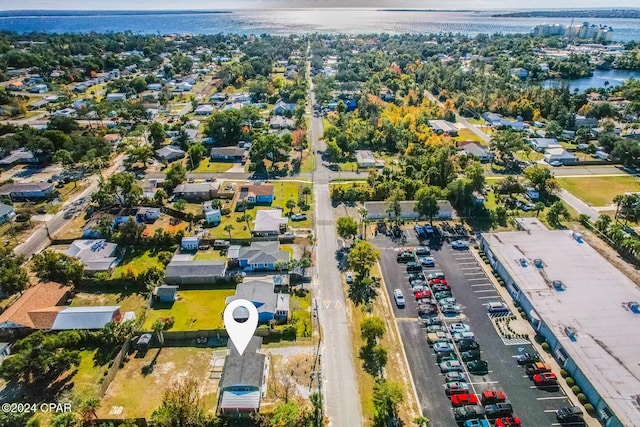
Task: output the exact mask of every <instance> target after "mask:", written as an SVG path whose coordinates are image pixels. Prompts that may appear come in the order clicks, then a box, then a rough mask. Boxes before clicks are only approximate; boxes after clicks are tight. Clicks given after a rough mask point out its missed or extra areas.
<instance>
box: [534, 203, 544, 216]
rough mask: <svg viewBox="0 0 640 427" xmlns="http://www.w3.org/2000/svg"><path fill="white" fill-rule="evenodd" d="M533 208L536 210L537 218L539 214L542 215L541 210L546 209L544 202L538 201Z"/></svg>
mask: <svg viewBox="0 0 640 427" xmlns="http://www.w3.org/2000/svg"><path fill="white" fill-rule="evenodd" d="M533 210H534V211H536V218H538V215H540V212H541V211H543V210H544V203H542V202H536V204H535V205H533Z"/></svg>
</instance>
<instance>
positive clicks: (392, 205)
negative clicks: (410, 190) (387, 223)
mask: <svg viewBox="0 0 640 427" xmlns="http://www.w3.org/2000/svg"><path fill="white" fill-rule="evenodd" d="M406 198H407V195H406V194H405V192H404V190H402V189H401V188H394V189H393V190H392V191H391V192H390V193H389V197H387V199H386V200H385V205H386V211H387V214H388V215H389V217H390V218H391V217H393V218H394V220H395V221H396V224H399V223H400V219H401V217H402V207H401V206H400V202H402V201H404V200H406Z"/></svg>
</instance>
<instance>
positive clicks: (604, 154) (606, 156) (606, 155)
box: [593, 150, 610, 160]
mask: <svg viewBox="0 0 640 427" xmlns="http://www.w3.org/2000/svg"><path fill="white" fill-rule="evenodd" d="M593 156H594V157H595V158H596V159H600V160H609V157H610V156H609V153H607V152H606V151H602V150H598V151H596V152H595V153H594V155H593Z"/></svg>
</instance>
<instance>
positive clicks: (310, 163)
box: [300, 151, 316, 173]
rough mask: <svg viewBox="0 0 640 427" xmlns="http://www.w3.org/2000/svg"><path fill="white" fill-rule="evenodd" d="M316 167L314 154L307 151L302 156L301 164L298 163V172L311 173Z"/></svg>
mask: <svg viewBox="0 0 640 427" xmlns="http://www.w3.org/2000/svg"><path fill="white" fill-rule="evenodd" d="M315 169H316V156H314V155H313V154H311V153H309V152H308V151H307V152H306V153H305V155H304V156H303V157H302V164H300V173H311V172H313V171H314V170H315Z"/></svg>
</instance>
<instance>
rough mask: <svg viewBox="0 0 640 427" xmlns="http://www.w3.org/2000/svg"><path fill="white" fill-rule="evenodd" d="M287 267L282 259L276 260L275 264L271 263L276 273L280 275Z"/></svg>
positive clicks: (286, 263)
mask: <svg viewBox="0 0 640 427" xmlns="http://www.w3.org/2000/svg"><path fill="white" fill-rule="evenodd" d="M288 265H289V263H288V262H287V261H285V260H283V259H278V260H276V262H274V263H273V266H274V267H275V269H276V270H278V272H280V274H282V270H284V268H285V267H287V266H288Z"/></svg>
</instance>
